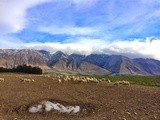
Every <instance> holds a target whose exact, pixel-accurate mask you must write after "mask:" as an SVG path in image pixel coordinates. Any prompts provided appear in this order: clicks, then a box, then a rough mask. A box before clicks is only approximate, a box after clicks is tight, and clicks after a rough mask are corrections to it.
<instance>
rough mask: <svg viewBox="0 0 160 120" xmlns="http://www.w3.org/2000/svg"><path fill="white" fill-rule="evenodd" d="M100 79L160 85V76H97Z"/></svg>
mask: <svg viewBox="0 0 160 120" xmlns="http://www.w3.org/2000/svg"><path fill="white" fill-rule="evenodd" d="M96 77H97V78H99V79H102V78H103V79H105V80H108V79H110V80H111V82H116V81H122V80H125V81H129V82H130V83H131V84H137V85H145V86H157V87H160V76H96Z"/></svg>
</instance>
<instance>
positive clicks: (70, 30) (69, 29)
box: [38, 26, 99, 35]
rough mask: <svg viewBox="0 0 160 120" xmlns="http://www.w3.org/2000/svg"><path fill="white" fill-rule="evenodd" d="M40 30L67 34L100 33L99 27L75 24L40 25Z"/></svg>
mask: <svg viewBox="0 0 160 120" xmlns="http://www.w3.org/2000/svg"><path fill="white" fill-rule="evenodd" d="M38 31H41V32H46V33H50V34H67V35H91V34H95V33H98V32H99V31H98V30H97V28H94V27H93V28H90V27H74V26H63V27H57V26H49V27H48V26H47V27H39V28H38Z"/></svg>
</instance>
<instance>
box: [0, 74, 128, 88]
mask: <svg viewBox="0 0 160 120" xmlns="http://www.w3.org/2000/svg"><path fill="white" fill-rule="evenodd" d="M41 76H42V77H48V78H51V79H52V80H55V81H58V83H62V82H68V81H74V82H78V83H101V82H104V83H108V84H111V85H116V86H118V85H130V82H129V81H124V80H123V81H117V82H111V80H109V79H108V80H106V79H105V78H103V79H97V78H95V77H91V76H90V77H89V76H74V75H52V76H51V75H41ZM16 77H18V78H19V80H20V81H21V82H28V83H30V82H35V80H34V79H29V78H22V77H21V76H16ZM29 77H30V78H31V76H29ZM4 81H5V79H4V78H0V82H4Z"/></svg>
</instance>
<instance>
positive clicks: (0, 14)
mask: <svg viewBox="0 0 160 120" xmlns="http://www.w3.org/2000/svg"><path fill="white" fill-rule="evenodd" d="M47 1H49V0H1V1H0V33H1V34H2V33H3V34H5V33H14V32H18V31H20V30H22V29H23V28H24V27H25V25H26V24H27V19H26V12H27V9H29V8H31V7H34V6H36V5H39V4H42V3H44V2H47Z"/></svg>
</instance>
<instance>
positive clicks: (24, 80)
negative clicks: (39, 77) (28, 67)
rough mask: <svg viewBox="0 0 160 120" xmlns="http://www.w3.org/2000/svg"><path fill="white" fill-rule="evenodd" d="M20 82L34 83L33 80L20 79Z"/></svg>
mask: <svg viewBox="0 0 160 120" xmlns="http://www.w3.org/2000/svg"><path fill="white" fill-rule="evenodd" d="M20 81H21V82H35V80H34V79H27V78H20Z"/></svg>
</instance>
